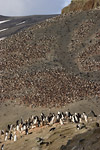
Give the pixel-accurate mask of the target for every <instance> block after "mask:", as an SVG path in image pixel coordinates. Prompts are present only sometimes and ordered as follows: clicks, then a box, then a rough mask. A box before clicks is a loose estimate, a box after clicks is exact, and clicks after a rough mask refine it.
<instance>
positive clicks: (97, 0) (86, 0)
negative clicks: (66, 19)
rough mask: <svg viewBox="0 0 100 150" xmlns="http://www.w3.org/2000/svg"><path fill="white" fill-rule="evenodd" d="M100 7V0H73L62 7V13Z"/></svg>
mask: <svg viewBox="0 0 100 150" xmlns="http://www.w3.org/2000/svg"><path fill="white" fill-rule="evenodd" d="M95 8H100V0H72V1H71V4H70V5H69V6H67V7H65V8H63V9H62V14H64V13H65V14H66V13H68V12H71V11H72V12H73V11H85V10H90V9H95Z"/></svg>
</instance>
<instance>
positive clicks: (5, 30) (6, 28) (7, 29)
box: [0, 28, 8, 32]
mask: <svg viewBox="0 0 100 150" xmlns="http://www.w3.org/2000/svg"><path fill="white" fill-rule="evenodd" d="M6 30H8V28H6V29H2V30H0V32H3V31H6Z"/></svg>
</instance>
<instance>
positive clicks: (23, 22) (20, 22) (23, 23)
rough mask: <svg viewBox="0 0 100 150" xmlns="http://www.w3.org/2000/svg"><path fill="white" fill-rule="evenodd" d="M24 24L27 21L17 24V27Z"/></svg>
mask: <svg viewBox="0 0 100 150" xmlns="http://www.w3.org/2000/svg"><path fill="white" fill-rule="evenodd" d="M24 23H25V21H23V22H20V23H18V24H16V26H18V25H21V24H24Z"/></svg>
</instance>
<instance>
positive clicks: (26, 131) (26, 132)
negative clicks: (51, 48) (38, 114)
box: [25, 127, 28, 135]
mask: <svg viewBox="0 0 100 150" xmlns="http://www.w3.org/2000/svg"><path fill="white" fill-rule="evenodd" d="M25 134H26V135H28V127H26V130H25Z"/></svg>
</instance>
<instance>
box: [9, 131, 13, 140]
mask: <svg viewBox="0 0 100 150" xmlns="http://www.w3.org/2000/svg"><path fill="white" fill-rule="evenodd" d="M9 136H10V137H9V139H10V140H12V139H13V135H12V132H11V133H10V135H9Z"/></svg>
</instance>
